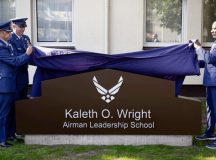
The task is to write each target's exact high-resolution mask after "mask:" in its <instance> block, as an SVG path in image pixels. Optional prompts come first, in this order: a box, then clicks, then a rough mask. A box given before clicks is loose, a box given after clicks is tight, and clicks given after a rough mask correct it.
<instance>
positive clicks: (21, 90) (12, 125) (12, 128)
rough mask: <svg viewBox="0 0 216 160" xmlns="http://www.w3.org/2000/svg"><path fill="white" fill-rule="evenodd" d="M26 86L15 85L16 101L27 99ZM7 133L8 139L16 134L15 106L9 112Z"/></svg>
mask: <svg viewBox="0 0 216 160" xmlns="http://www.w3.org/2000/svg"><path fill="white" fill-rule="evenodd" d="M27 92H28V85H17V91H16V100H23V99H27ZM9 116H10V120H9V131H8V137H15V133H16V110H15V104H14V105H13V106H12V108H11V110H10V112H9Z"/></svg>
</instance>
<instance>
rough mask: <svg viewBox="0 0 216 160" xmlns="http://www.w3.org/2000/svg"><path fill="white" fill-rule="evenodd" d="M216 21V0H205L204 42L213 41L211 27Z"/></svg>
mask: <svg viewBox="0 0 216 160" xmlns="http://www.w3.org/2000/svg"><path fill="white" fill-rule="evenodd" d="M214 21H216V0H203V32H202V38H203V42H213V41H214V39H213V38H212V34H211V28H212V23H213V22H214Z"/></svg>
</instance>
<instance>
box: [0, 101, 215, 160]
mask: <svg viewBox="0 0 216 160" xmlns="http://www.w3.org/2000/svg"><path fill="white" fill-rule="evenodd" d="M203 108H205V104H204V103H203ZM203 113H205V111H204V110H203ZM203 119H204V120H205V114H204V116H203ZM204 123H205V121H203V124H204ZM193 142H194V144H193V146H190V147H172V146H165V145H143V146H78V145H76V146H75V145H57V146H40V145H25V144H24V143H23V142H13V144H14V146H13V147H11V148H0V160H216V150H211V149H207V148H206V147H205V145H206V144H208V143H210V141H204V142H199V141H196V140H194V141H193Z"/></svg>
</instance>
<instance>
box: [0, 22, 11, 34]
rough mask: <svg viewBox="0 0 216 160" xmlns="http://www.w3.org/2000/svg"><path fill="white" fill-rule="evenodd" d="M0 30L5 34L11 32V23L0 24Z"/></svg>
mask: <svg viewBox="0 0 216 160" xmlns="http://www.w3.org/2000/svg"><path fill="white" fill-rule="evenodd" d="M0 30H2V31H7V32H12V29H11V21H8V22H2V23H0Z"/></svg>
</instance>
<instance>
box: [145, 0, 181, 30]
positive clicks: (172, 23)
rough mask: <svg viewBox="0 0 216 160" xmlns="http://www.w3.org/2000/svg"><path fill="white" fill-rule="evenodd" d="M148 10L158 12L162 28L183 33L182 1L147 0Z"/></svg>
mask: <svg viewBox="0 0 216 160" xmlns="http://www.w3.org/2000/svg"><path fill="white" fill-rule="evenodd" d="M147 6H148V7H149V8H148V10H149V11H151V10H156V13H157V16H158V18H159V20H160V21H161V26H163V27H165V28H169V29H171V31H176V32H177V33H179V34H180V33H181V30H182V0H147Z"/></svg>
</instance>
